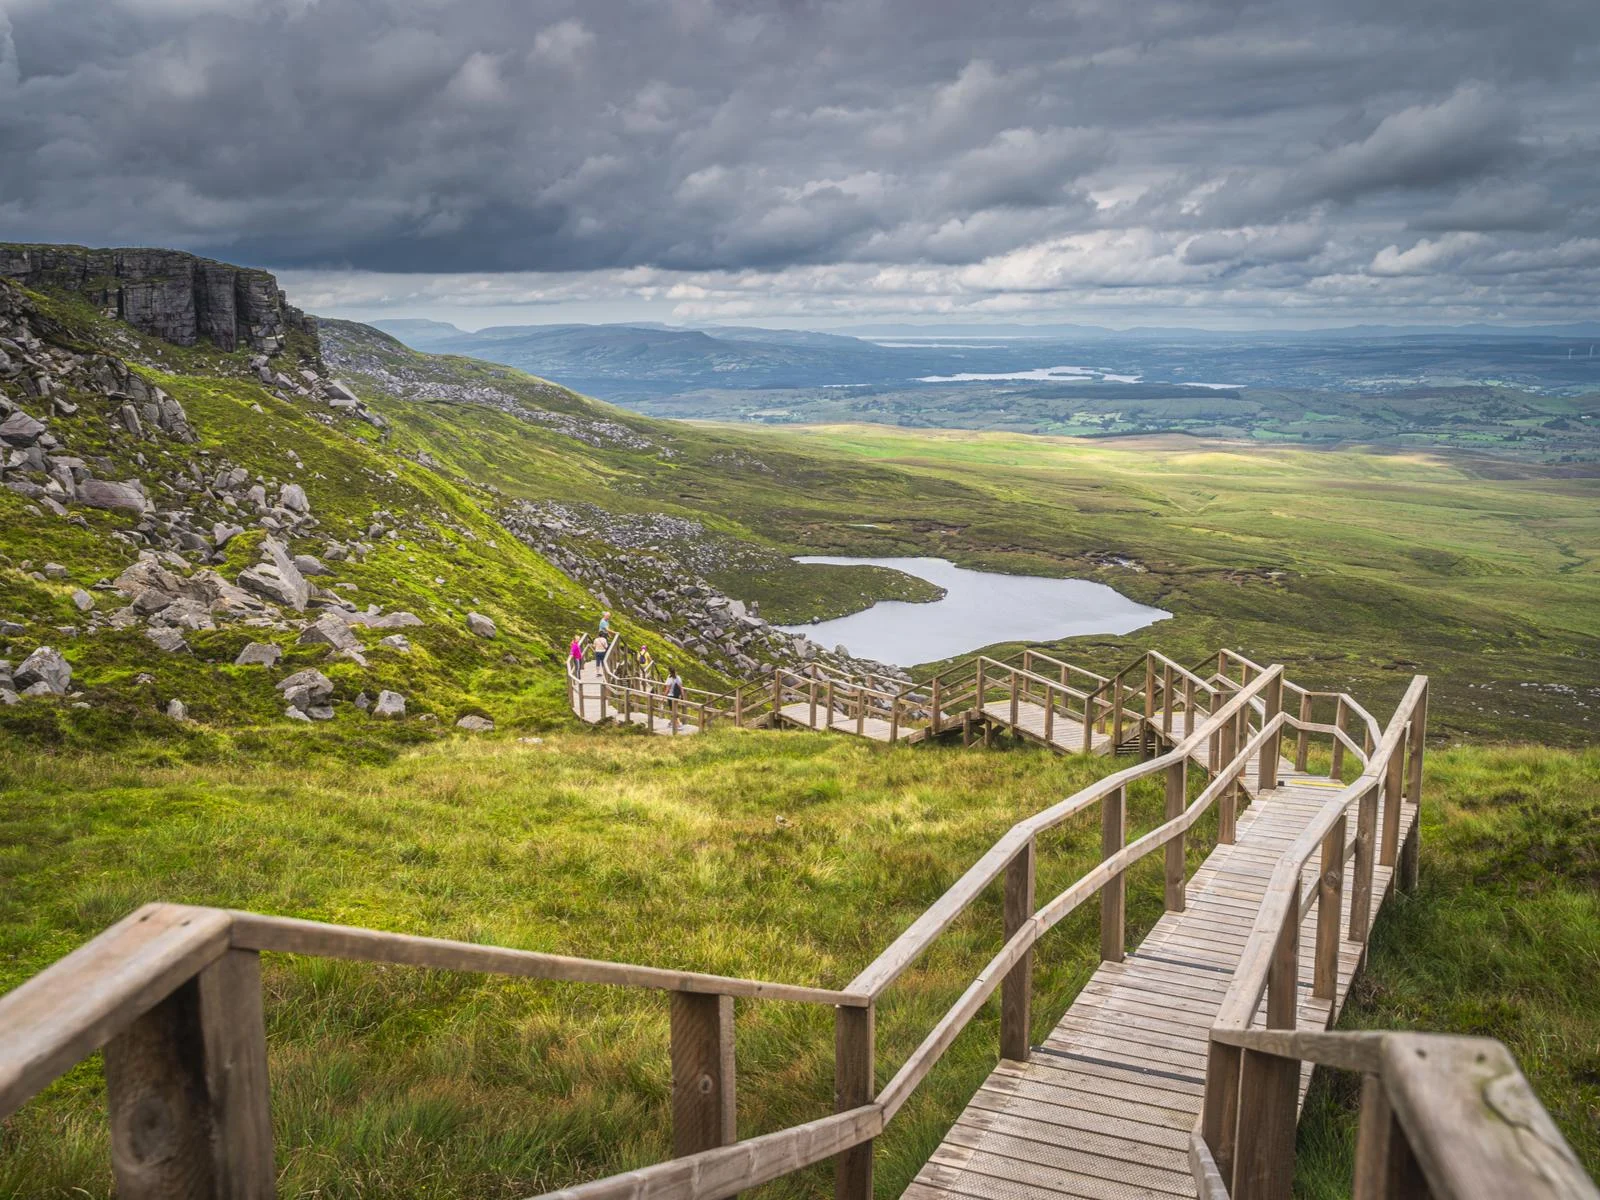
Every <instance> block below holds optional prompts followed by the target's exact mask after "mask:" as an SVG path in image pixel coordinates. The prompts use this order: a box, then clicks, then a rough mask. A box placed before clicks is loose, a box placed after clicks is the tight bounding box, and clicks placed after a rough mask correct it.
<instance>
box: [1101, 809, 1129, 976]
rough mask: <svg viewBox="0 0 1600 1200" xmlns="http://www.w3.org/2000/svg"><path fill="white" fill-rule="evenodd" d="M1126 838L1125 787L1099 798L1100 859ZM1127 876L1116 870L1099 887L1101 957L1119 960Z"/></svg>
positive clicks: (1126, 901)
mask: <svg viewBox="0 0 1600 1200" xmlns="http://www.w3.org/2000/svg"><path fill="white" fill-rule="evenodd" d="M1127 842H1128V789H1127V786H1126V785H1123V786H1122V787H1119V788H1117V789H1116V790H1114V791H1112V792H1111V793H1110V794H1109V795H1107V796H1106V798H1105V799H1103V800H1102V801H1100V861H1101V862H1104V861H1105V860H1106V859H1108V858H1110V857H1111V856H1112V855H1113V854H1116V853H1117V852H1118V851H1120V850H1121V849H1122V848H1123V846H1125V845H1126V844H1127ZM1127 910H1128V877H1127V875H1126V873H1125V872H1122V871H1118V872H1117V873H1116V875H1114V876H1113V877H1112V878H1111V879H1109V880H1107V881H1106V883H1105V886H1103V887H1102V888H1101V889H1100V961H1101V962H1121V961H1122V958H1123V952H1124V948H1125V945H1126V936H1125V927H1126V921H1127Z"/></svg>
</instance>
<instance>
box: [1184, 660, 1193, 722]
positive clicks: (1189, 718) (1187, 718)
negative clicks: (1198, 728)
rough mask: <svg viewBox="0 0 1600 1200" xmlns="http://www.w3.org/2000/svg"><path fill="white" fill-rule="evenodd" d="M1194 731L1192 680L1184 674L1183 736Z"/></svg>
mask: <svg viewBox="0 0 1600 1200" xmlns="http://www.w3.org/2000/svg"><path fill="white" fill-rule="evenodd" d="M1193 732H1194V680H1193V679H1192V678H1191V677H1189V676H1188V675H1185V676H1184V677H1183V736H1184V737H1188V736H1189V735H1190V734H1192V733H1193Z"/></svg>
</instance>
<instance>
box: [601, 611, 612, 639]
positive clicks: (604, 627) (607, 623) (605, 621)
mask: <svg viewBox="0 0 1600 1200" xmlns="http://www.w3.org/2000/svg"><path fill="white" fill-rule="evenodd" d="M600 636H601V637H610V636H611V610H610V609H609V608H608V609H606V611H605V612H603V613H601V614H600Z"/></svg>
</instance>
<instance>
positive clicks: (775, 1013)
mask: <svg viewBox="0 0 1600 1200" xmlns="http://www.w3.org/2000/svg"><path fill="white" fill-rule="evenodd" d="M1107 769H1109V765H1108V764H1106V763H1105V762H1103V761H1096V762H1084V761H1081V760H1066V759H1058V758H1055V757H1053V756H1050V755H1048V754H1045V753H1042V752H1038V751H1035V750H1032V749H1024V748H1018V749H1014V750H1010V751H1006V752H989V753H974V752H963V751H961V750H959V749H920V750H918V749H909V748H904V747H902V748H897V749H894V750H888V751H886V750H883V749H880V748H874V747H871V746H868V745H866V744H861V743H855V742H853V741H850V740H847V739H842V738H824V737H816V736H812V735H807V734H804V733H793V734H773V733H749V732H742V733H741V732H732V731H729V732H725V733H721V734H715V733H714V734H712V735H711V736H708V737H704V738H698V737H697V738H694V739H684V740H683V741H678V742H674V741H671V740H669V739H665V738H654V739H651V738H648V737H645V736H642V735H641V736H634V737H630V736H626V735H614V736H605V735H596V734H593V733H590V732H582V733H570V734H556V735H552V736H549V737H547V738H546V740H545V741H544V742H543V743H542V744H537V745H534V744H523V743H518V742H515V741H510V740H484V741H477V742H458V743H448V744H443V745H430V746H427V747H422V748H418V749H415V750H413V751H410V752H407V753H404V754H402V755H401V756H399V757H397V758H395V759H394V760H393V761H391V762H389V763H386V764H367V765H351V764H340V765H333V764H326V763H318V762H315V761H313V762H309V763H297V762H294V761H273V762H272V763H271V764H270V766H266V765H265V764H263V763H262V762H258V761H248V760H245V761H234V762H220V763H204V764H187V765H173V766H161V765H155V766H151V765H148V764H147V763H145V762H142V761H141V762H133V761H129V760H128V759H127V758H125V757H121V758H119V757H113V756H111V755H102V756H77V757H73V758H61V759H56V758H51V757H48V756H44V755H28V754H22V755H19V756H17V757H16V758H14V759H12V760H10V761H8V764H7V766H6V767H5V768H4V770H3V774H0V802H3V809H0V811H3V812H4V814H5V816H4V818H3V821H0V873H3V874H4V875H5V876H6V877H7V878H8V879H9V880H10V881H11V884H10V885H9V886H8V887H7V888H6V889H5V893H4V896H3V898H0V914H3V917H4V920H3V922H0V925H3V928H4V931H3V933H0V987H10V986H14V985H15V984H16V983H19V982H20V981H21V980H22V979H24V978H26V977H27V976H28V975H30V974H32V973H34V972H35V971H37V970H39V969H41V968H42V967H44V966H45V965H47V964H48V963H49V962H50V961H51V960H53V959H54V958H56V957H59V956H60V955H61V954H64V953H66V952H67V951H69V950H70V949H72V948H73V947H74V946H76V945H78V944H81V943H82V942H83V941H84V940H86V939H87V938H89V937H91V936H93V935H94V934H95V933H96V932H98V931H99V930H100V929H102V928H104V926H105V925H106V924H108V923H109V922H111V921H113V920H115V919H117V918H118V917H120V916H121V915H123V914H124V913H125V912H127V911H128V910H129V909H130V908H132V907H134V906H136V905H137V904H140V903H143V902H145V901H147V900H150V899H155V898H164V899H169V900H181V901H188V902H193V903H201V904H217V905H227V906H231V907H241V908H250V909H256V910H260V911H265V912H275V913H285V914H292V915H297V916H304V917H311V918H316V919H323V920H331V921H341V922H348V923H354V924H363V925H370V926H374V927H378V928H385V929H397V930H406V931H412V932H425V933H429V934H434V935H441V936H449V937H457V938H465V939H469V940H478V941H484V942H492V943H495V944H499V945H510V946H519V947H526V948H530V949H541V950H550V951H560V952H564V953H571V954H580V955H591V956H595V957H604V958H613V959H622V960H629V961H636V962H644V963H654V964H660V965H667V966H681V967H687V968H693V969H699V970H705V971H714V972H721V973H727V974H733V975H744V976H753V977H758V978H768V979H777V980H785V981H794V982H808V983H820V984H824V985H830V986H839V985H843V984H845V983H846V982H848V981H849V979H850V978H851V977H852V976H853V975H854V974H855V973H856V972H857V971H859V970H860V969H861V968H862V967H864V966H865V965H866V964H867V963H868V962H869V961H870V960H871V959H872V958H873V957H874V956H875V955H876V954H877V953H878V952H879V951H880V950H882V949H883V948H884V947H885V946H886V945H887V944H888V943H889V942H890V941H891V940H892V939H893V938H894V936H895V935H897V934H898V933H899V932H900V931H901V930H902V929H903V928H904V927H905V926H906V925H907V924H909V923H910V921H911V920H912V919H913V918H914V917H915V916H916V915H917V914H918V913H920V912H921V911H922V910H923V909H924V908H925V907H926V906H927V905H928V904H929V903H930V902H931V901H932V900H933V899H935V898H936V897H937V896H938V895H939V894H940V893H941V892H942V891H943V890H944V889H945V888H946V887H948V886H949V884H950V883H951V882H953V881H954V880H955V879H956V878H957V877H958V876H959V874H960V873H961V872H962V871H963V870H965V869H966V867H967V866H969V865H970V864H971V863H972V862H973V861H974V860H975V859H976V858H977V857H978V856H979V855H980V854H981V853H982V852H983V850H985V849H986V848H987V847H988V846H989V845H990V844H991V843H992V841H993V840H994V838H995V837H997V836H998V835H999V834H1000V833H1001V832H1002V831H1003V830H1004V829H1005V828H1007V827H1008V826H1009V825H1010V824H1012V823H1013V822H1014V821H1015V820H1017V819H1018V818H1020V817H1022V816H1024V815H1027V814H1029V813H1032V812H1035V811H1037V810H1038V809H1039V808H1042V807H1045V806H1046V805H1048V804H1050V803H1052V802H1054V801H1055V800H1057V799H1059V798H1061V797H1062V796H1064V795H1067V794H1070V793H1071V792H1073V791H1075V790H1077V789H1078V788H1079V787H1081V786H1082V785H1083V784H1084V783H1086V782H1088V781H1089V780H1090V779H1092V778H1094V777H1095V776H1097V775H1098V774H1099V773H1101V772H1103V771H1105V770H1107ZM1161 803H1162V801H1161V796H1160V794H1159V790H1158V789H1157V788H1156V787H1154V786H1149V787H1141V788H1139V789H1136V790H1135V794H1134V795H1133V797H1132V820H1133V823H1134V825H1135V827H1136V828H1139V829H1143V828H1149V827H1151V826H1153V825H1154V824H1156V823H1157V822H1158V821H1159V814H1160V809H1161ZM1098 840H1099V831H1098V824H1097V819H1096V818H1094V816H1093V814H1089V815H1088V816H1087V817H1086V818H1083V819H1079V820H1078V821H1075V822H1074V823H1073V824H1072V825H1071V826H1070V827H1068V828H1066V829H1064V830H1063V831H1062V832H1061V833H1060V834H1059V835H1057V836H1055V837H1053V838H1052V839H1050V840H1049V844H1048V845H1046V846H1044V847H1043V854H1042V857H1041V865H1040V888H1041V894H1044V891H1045V890H1046V889H1054V890H1058V889H1059V888H1061V887H1063V886H1065V885H1066V884H1067V883H1068V882H1070V881H1071V879H1073V878H1076V877H1077V876H1078V875H1079V874H1081V873H1082V871H1083V870H1085V869H1087V867H1088V866H1090V865H1091V864H1092V863H1093V862H1094V861H1096V859H1097V856H1098V850H1097V847H1098ZM1203 851H1204V847H1203V845H1202V846H1199V847H1197V848H1196V850H1195V859H1196V862H1197V863H1198V861H1199V858H1200V857H1201V856H1202V855H1203ZM991 890H992V891H993V892H994V894H993V895H991V896H988V897H986V898H985V900H984V902H983V903H982V904H980V905H979V906H978V907H977V908H976V909H975V911H974V912H973V913H971V914H970V915H969V916H968V917H966V918H964V919H963V920H961V921H960V922H958V924H957V925H956V927H955V928H954V929H952V930H951V931H950V933H948V934H947V935H946V936H945V937H944V938H943V939H941V941H940V942H939V943H938V945H937V946H936V947H935V948H934V950H933V951H932V952H931V953H930V954H929V955H928V956H927V957H926V958H925V959H924V960H923V961H922V962H920V963H919V964H918V965H917V967H916V968H915V969H913V970H912V971H911V972H909V973H908V974H907V976H905V978H904V980H903V981H902V982H901V983H900V984H898V985H897V986H896V987H895V988H894V989H892V991H891V993H890V994H889V996H888V998H887V1002H886V1003H885V1005H884V1006H883V1008H882V1010H881V1014H880V1018H879V1028H880V1038H879V1056H880V1065H879V1074H880V1079H887V1078H888V1075H889V1074H890V1073H892V1071H893V1070H894V1069H895V1068H896V1067H897V1066H898V1065H899V1063H900V1062H901V1061H903V1060H904V1058H905V1056H906V1055H907V1054H909V1052H910V1051H911V1049H912V1048H913V1047H914V1046H915V1045H916V1043H917V1041H919V1040H920V1038H921V1037H922V1036H923V1035H924V1034H925V1033H926V1031H927V1030H928V1028H929V1027H930V1026H931V1025H932V1024H933V1023H934V1021H936V1020H937V1019H938V1017H939V1016H941V1015H942V1014H943V1012H944V1011H945V1009H946V1008H947V1007H948V1005H949V1004H950V1003H951V1002H952V1001H953V1000H954V999H955V997H956V996H957V995H959V993H960V991H961V990H962V988H964V987H965V985H966V984H967V983H968V982H969V981H970V979H971V976H972V973H973V972H974V971H975V970H976V969H977V967H978V966H979V965H981V963H982V962H983V961H985V960H986V959H987V958H988V956H989V955H990V954H991V953H993V951H994V950H995V949H997V948H998V946H999V944H1000V937H999V933H1000V906H999V896H998V888H997V887H996V888H994V889H991ZM1133 896H1134V899H1133V904H1132V910H1131V917H1130V925H1131V927H1132V928H1134V929H1135V930H1137V931H1140V932H1142V930H1143V928H1145V927H1147V926H1148V924H1149V923H1150V922H1151V921H1152V920H1154V918H1155V917H1156V916H1157V915H1159V911H1160V878H1159V864H1153V869H1151V870H1148V871H1143V872H1141V873H1140V874H1139V876H1138V879H1137V880H1136V881H1135V883H1134V885H1133ZM1095 939H1096V926H1095V924H1094V920H1093V914H1091V913H1085V915H1084V917H1083V918H1082V919H1077V918H1075V919H1073V920H1071V921H1069V922H1068V923H1067V924H1066V925H1065V926H1064V927H1063V928H1061V929H1060V930H1059V931H1058V933H1057V934H1056V935H1054V936H1053V937H1052V938H1051V939H1050V940H1049V942H1048V943H1047V945H1046V948H1045V950H1044V952H1043V953H1042V955H1041V956H1040V958H1041V961H1040V967H1039V981H1040V987H1041V997H1042V998H1044V1002H1043V1003H1041V1005H1040V1011H1039V1015H1038V1018H1037V1023H1036V1029H1035V1034H1036V1036H1038V1037H1042V1036H1043V1035H1044V1033H1045V1031H1046V1030H1047V1029H1048V1028H1049V1026H1050V1024H1051V1022H1053V1020H1054V1019H1055V1018H1056V1017H1058V1016H1059V1013H1060V1011H1061V1010H1062V1009H1063V1008H1064V1007H1065V1005H1066V1004H1067V1003H1068V1002H1069V1000H1070V996H1071V994H1072V993H1073V992H1075V990H1076V988H1077V986H1078V985H1079V984H1080V983H1081V982H1082V981H1083V980H1084V979H1086V978H1087V976H1088V974H1089V973H1090V972H1091V971H1092V969H1093V965H1094V962H1095V955H1096V945H1097V942H1096V940H1095ZM266 987H267V991H268V997H267V1012H268V1021H269V1034H268V1036H269V1046H270V1052H271V1060H272V1061H271V1066H272V1076H273V1107H274V1120H275V1125H276V1135H277V1139H278V1145H279V1163H280V1168H281V1171H282V1180H281V1184H280V1194H282V1195H284V1196H311V1195H316V1196H363V1197H365V1196H400V1195H405V1196H456V1195H462V1194H466V1193H472V1194H477V1195H491V1196H516V1195H529V1194H532V1193H535V1192H538V1191H542V1190H545V1189H547V1188H550V1187H554V1186H558V1185H560V1184H563V1183H569V1182H572V1181H574V1180H577V1179H581V1178H586V1177H591V1176H596V1175H601V1174H606V1173H610V1172H612V1171H618V1170H623V1169H626V1168H629V1167H633V1166H638V1165H641V1164H645V1163H649V1162H653V1161H658V1160H659V1159H661V1158H664V1157H667V1156H669V1155H670V1125H669V1119H670V1118H669V1088H670V1075H669V1068H668V1060H667V1045H668V1037H667V1035H668V1027H667V1006H666V1002H665V997H664V996H662V995H660V994H658V993H652V992H630V991H623V990H618V989H608V988H599V987H586V986H578V985H550V984H533V983H529V982H527V981H517V980H500V979H490V978H483V977H479V976H473V975H457V974H445V973H433V972H423V971H415V970H411V969H405V968H392V967H377V966H368V965H362V964H350V963H340V962H329V961H320V960H314V959H301V958H286V957H283V956H269V958H268V960H267V971H266ZM992 1007H993V1006H991V1008H992ZM737 1031H738V1051H739V1055H738V1063H739V1072H740V1080H739V1095H740V1128H741V1132H743V1133H746V1134H751V1133H759V1132H763V1131H767V1130H773V1129H778V1128H782V1127H784V1126H786V1125H789V1124H792V1123H794V1122H796V1121H800V1120H804V1119H808V1118H811V1117H815V1116H820V1115H823V1114H824V1113H826V1112H828V1111H829V1109H830V1104H831V1097H832V1082H833V1075H832V1072H833V1061H832V1013H831V1011H830V1010H825V1009H818V1008H814V1007H810V1006H802V1005H792V1004H765V1003H754V1002H752V1003H743V1002H741V1004H740V1005H739V1011H738V1021H737ZM996 1038H997V1016H996V1015H995V1013H994V1012H991V1013H989V1014H987V1015H986V1016H985V1017H984V1018H983V1019H982V1020H981V1021H979V1022H978V1024H977V1027H976V1028H975V1029H974V1030H972V1031H971V1032H970V1033H969V1034H967V1035H966V1036H964V1037H963V1038H962V1040H961V1042H960V1043H958V1045H957V1046H956V1048H955V1049H954V1050H953V1051H952V1053H951V1055H950V1056H949V1058H948V1060H947V1062H946V1064H945V1065H943V1066H942V1067H941V1068H940V1069H939V1071H938V1073H937V1074H936V1076H935V1078H934V1080H933V1081H932V1084H931V1086H929V1087H927V1088H926V1089H925V1090H924V1092H923V1093H922V1094H921V1095H919V1096H918V1098H917V1099H916V1100H915V1101H914V1102H913V1103H912V1105H911V1106H910V1107H909V1108H908V1109H907V1110H906V1112H905V1113H904V1114H903V1116H902V1117H901V1119H900V1120H898V1121H897V1122H896V1125H895V1128H894V1130H893V1131H892V1132H891V1134H889V1135H888V1136H886V1137H885V1138H884V1139H883V1140H882V1143H881V1151H880V1173H881V1175H882V1177H883V1180H884V1187H885V1188H886V1189H890V1190H892V1191H894V1192H898V1190H899V1188H900V1186H902V1185H903V1184H904V1183H905V1182H906V1181H908V1180H909V1178H910V1177H911V1175H912V1174H914V1173H915V1171H916V1169H917V1168H918V1167H919V1166H920V1164H921V1162H922V1161H923V1159H924V1158H925V1157H926V1155H927V1153H928V1151H929V1150H930V1149H931V1148H932V1147H933V1146H934V1145H935V1144H937V1142H938V1140H939V1138H940V1137H941V1136H942V1134H943V1132H944V1129H945V1128H946V1127H947V1126H948V1124H949V1122H950V1120H951V1119H953V1117H954V1115H955V1114H956V1113H957V1112H958V1111H959V1110H960V1107H961V1106H962V1104H963V1103H964V1102H965V1099H966V1097H967V1096H968V1095H969V1094H970V1093H971V1091H972V1090H973V1088H974V1087H975V1086H976V1085H977V1083H978V1081H979V1080H980V1079H981V1078H982V1077H983V1076H984V1075H985V1074H986V1073H987V1071H988V1070H989V1069H990V1068H991V1066H992V1064H993V1059H994V1055H995V1047H996ZM103 1103H104V1101H103V1085H102V1081H101V1076H100V1071H99V1068H98V1065H97V1062H95V1061H91V1062H90V1063H86V1064H84V1065H83V1066H82V1067H80V1068H78V1069H77V1070H75V1071H74V1072H73V1073H72V1074H71V1075H69V1076H68V1077H67V1078H66V1079H65V1080H63V1081H62V1082H61V1083H60V1084H58V1085H57V1086H56V1087H55V1088H53V1089H52V1090H51V1092H50V1093H48V1094H47V1095H46V1096H45V1097H43V1098H42V1099H41V1100H39V1101H36V1102H35V1103H34V1104H32V1105H30V1106H29V1107H28V1108H26V1109H25V1110H24V1111H23V1112H22V1113H21V1114H19V1115H18V1116H17V1117H16V1118H14V1119H13V1120H12V1121H11V1122H9V1123H8V1124H7V1125H6V1126H5V1128H4V1131H3V1134H0V1138H3V1147H4V1151H5V1152H4V1154H3V1155H0V1194H15V1195H23V1194H26V1195H62V1196H65V1195H69V1194H71V1195H81V1194H84V1193H83V1192H77V1191H73V1189H75V1188H82V1189H85V1191H86V1192H87V1194H90V1195H107V1194H109V1192H110V1179H109V1170H108V1166H107V1159H106V1143H105V1131H104V1121H103V1117H102V1115H101V1114H102V1111H103ZM828 1186H829V1184H828V1175H827V1171H826V1170H825V1169H824V1170H822V1171H817V1172H811V1173H809V1174H807V1175H806V1176H804V1177H801V1178H797V1179H795V1180H793V1181H790V1182H788V1183H785V1184H779V1185H775V1186H774V1187H773V1188H772V1189H771V1191H772V1193H773V1194H777V1195H813V1194H820V1193H822V1192H825V1191H826V1190H827V1188H828Z"/></svg>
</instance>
